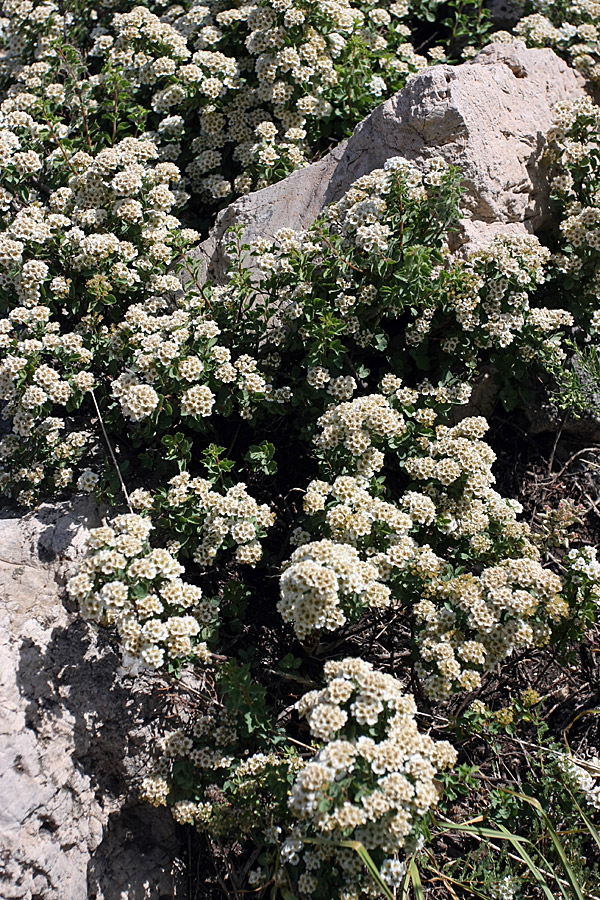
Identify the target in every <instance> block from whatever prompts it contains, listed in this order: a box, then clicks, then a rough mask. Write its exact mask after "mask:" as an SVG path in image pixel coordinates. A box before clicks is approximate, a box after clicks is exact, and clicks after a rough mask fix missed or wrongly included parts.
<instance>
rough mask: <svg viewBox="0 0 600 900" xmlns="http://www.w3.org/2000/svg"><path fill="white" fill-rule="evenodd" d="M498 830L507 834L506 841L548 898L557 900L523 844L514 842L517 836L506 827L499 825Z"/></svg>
mask: <svg viewBox="0 0 600 900" xmlns="http://www.w3.org/2000/svg"><path fill="white" fill-rule="evenodd" d="M498 828H500V829H501V830H502V831H504V832H505V833H506V840H508V841H510V843H511V844H512V846H513V847H514V849H515V852H516V853H517V854H518V855H519V857H520V858H521V859H522V860H523V862H524V863H525V865H526V866H527V868H528V869H529V871H530V872H531V874H532V875H533V877H534V878H535V880H536V881H537V883H538V884H539V886H540V888H541V889H542V891H543V892H544V894H545V896H546V897H547V898H548V900H555V897H554V894H553V893H552V891H551V890H550V888H549V887H548V882H547V881H546V879H545V878H544V876H543V875H542V873H541V872H540V870H539V868H538V867H537V866H536V864H535V863H534V861H533V860H532V858H531V856H530V855H529V853H527V851H526V850H525V847H523V846H522V844H521V843H520V842H519V841H518V840H514V837H515V836H514V835H512V834H511V833H510V831H509V830H508V828H505V827H504V825H499V826H498ZM527 843H528V844H529V843H531V841H527ZM561 891H563V889H562V887H561ZM563 893H564V891H563ZM567 900H568V898H567Z"/></svg>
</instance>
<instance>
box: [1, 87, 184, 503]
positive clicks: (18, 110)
mask: <svg viewBox="0 0 600 900" xmlns="http://www.w3.org/2000/svg"><path fill="white" fill-rule="evenodd" d="M19 97H21V98H22V102H21V101H19V99H18V98H19ZM23 97H24V95H15V96H10V97H9V98H8V99H6V100H4V101H2V103H0V155H2V156H4V164H3V165H2V166H0V186H1V184H2V183H5V184H7V185H10V186H12V184H13V181H14V178H15V166H16V163H15V153H17V152H20V151H18V150H17V148H18V147H20V146H23V147H24V146H27V145H28V144H31V143H32V142H33V144H34V146H36V147H37V149H38V150H39V155H40V156H41V157H42V158H43V166H44V167H45V171H44V173H42V172H38V173H37V174H38V175H39V177H47V178H51V179H52V181H54V182H55V183H56V180H58V183H59V184H61V186H60V187H57V188H56V189H55V190H53V191H51V192H50V194H49V196H47V197H46V196H44V195H42V194H40V195H39V196H40V198H42V197H43V201H44V202H43V203H42V201H41V199H35V197H36V191H35V189H32V190H31V191H30V192H29V194H28V196H29V197H30V198H31V199H30V202H29V204H26V203H23V202H21V201H19V203H18V204H11V205H10V207H9V210H8V211H7V213H6V216H5V219H4V222H5V229H4V231H3V233H2V234H1V235H0V281H1V284H2V289H3V301H4V308H5V309H6V310H7V311H8V314H7V316H6V317H5V318H4V319H3V320H2V323H1V327H0V347H1V349H2V354H3V359H2V362H1V363H0V397H1V398H2V399H3V400H5V401H6V404H5V406H4V409H3V412H2V415H3V416H4V417H5V418H11V419H12V431H13V435H11V436H10V437H9V438H7V439H5V440H4V441H3V443H2V472H1V473H0V479H1V484H2V487H3V489H4V490H6V491H9V492H10V491H12V493H13V494H14V495H15V496H17V497H18V499H19V502H23V503H31V502H33V501H34V499H35V496H36V491H39V490H41V489H42V487H45V488H46V489H47V488H48V487H49V486H50V484H53V485H54V486H55V487H57V488H59V489H60V488H62V487H64V486H65V485H67V484H69V483H71V482H72V481H74V480H75V479H76V475H75V471H74V468H73V464H74V463H75V462H77V461H78V459H79V458H80V457H81V456H82V454H83V452H84V450H87V449H88V447H89V444H90V442H91V439H92V437H93V435H92V434H90V433H87V432H84V431H82V430H79V431H77V430H75V428H74V427H73V424H71V423H70V428H69V433H68V434H66V435H61V432H63V431H66V430H67V425H66V418H65V416H66V412H67V411H69V412H71V411H72V410H76V409H78V408H79V407H80V406H81V405H82V403H83V401H84V397H85V394H86V393H87V392H88V391H90V390H91V389H93V388H94V387H95V386H96V384H97V381H98V375H99V374H100V370H101V369H102V367H103V366H104V364H105V363H106V362H107V360H108V359H109V358H110V355H111V350H110V349H109V348H111V347H112V353H113V355H114V353H115V352H116V355H117V359H118V360H119V364H120V365H124V364H125V365H126V363H127V361H126V360H124V359H123V353H122V348H123V344H120V345H119V344H118V341H117V337H115V336H112V337H109V334H108V329H107V327H106V326H101V325H100V323H99V322H98V317H99V315H100V317H101V314H99V312H98V310H99V309H102V308H103V306H104V303H105V301H106V302H107V303H108V304H109V305H112V304H113V303H114V302H116V298H117V297H118V298H119V299H120V301H121V302H122V304H123V307H125V308H127V306H128V303H129V301H130V299H131V298H132V296H133V297H135V296H136V295H138V296H139V295H140V293H141V294H143V295H145V296H146V298H147V299H146V303H147V306H148V308H152V304H153V303H155V304H156V303H160V302H161V301H160V295H161V294H162V293H164V292H166V291H174V290H176V291H178V292H179V293H181V285H180V282H179V281H178V279H177V278H175V277H174V276H173V275H165V274H164V270H165V267H166V265H168V264H169V263H170V262H171V261H172V259H173V257H174V254H175V252H176V251H175V249H174V245H176V246H177V247H180V246H181V244H182V243H185V242H187V243H189V242H191V241H194V240H196V239H197V237H198V235H197V233H196V232H194V231H190V230H185V229H183V230H182V229H181V228H180V223H179V220H178V219H176V218H175V217H174V216H171V215H170V213H169V210H170V209H171V207H172V206H173V205H174V204H175V203H176V199H177V198H176V195H175V193H173V192H172V191H171V190H170V187H169V185H171V184H172V183H173V182H174V181H177V180H178V179H179V172H178V169H177V168H176V167H175V166H174V165H172V164H171V163H157V164H153V160H155V157H156V155H157V150H156V147H155V146H154V145H153V144H152V143H151V142H149V141H147V140H138V139H135V138H125V139H124V140H122V141H120V142H118V143H116V144H115V146H114V147H111V148H108V149H104V150H101V151H100V152H99V153H98V154H96V155H95V156H93V155H91V154H88V153H84V152H77V153H73V154H71V155H70V156H69V155H67V156H66V159H65V158H63V156H62V154H61V153H60V152H59V151H58V150H56V149H55V147H52V146H50V147H49V146H46V145H45V144H44V141H43V135H44V134H45V133H47V132H46V131H45V129H46V126H45V125H44V124H43V123H40V122H37V121H36V120H35V119H33V118H32V116H31V114H30V113H29V112H25V111H24V110H25V109H26V108H28V106H29V104H28V103H27V102H25V100H24V99H23ZM63 149H64V148H63ZM32 152H33V151H32ZM65 154H66V151H65ZM2 190H3V188H2ZM157 295H158V296H157ZM73 311H74V312H76V316H75V320H77V318H78V319H79V322H80V324H76V323H75V324H74V323H73V321H72V319H71V320H70V327H69V326H67V327H65V325H63V322H65V319H64V318H63V316H65V315H67V316H69V313H70V312H73ZM131 316H133V313H132V314H131ZM67 321H69V320H67ZM92 326H93V327H92ZM73 329H74V330H73ZM94 335H95V337H96V340H95V341H94V339H93V336H94ZM117 335H118V332H117ZM111 340H112V342H113V343H112V344H111ZM115 342H116V343H115ZM107 343H108V347H107ZM91 348H94V349H91ZM95 351H98V352H97V355H96V356H95V355H94V352H95ZM114 396H118V397H119V399H120V401H121V405H122V410H123V414H124V415H125V416H126V417H127V418H129V419H131V420H132V421H134V422H136V421H139V420H140V419H142V418H143V417H145V416H147V415H149V414H150V413H151V412H152V411H153V410H154V409H155V408H157V406H158V405H159V400H160V398H159V396H158V395H157V393H156V391H155V390H154V389H153V388H152V387H151V386H150V385H148V384H146V383H145V382H144V380H140V379H138V378H135V377H134V376H132V375H131V374H130V373H124V374H123V375H122V376H121V377H120V378H117V379H116V382H115V392H114ZM71 422H72V420H71ZM88 422H89V420H88ZM59 435H60V437H59ZM94 474H95V473H94V472H93V471H92V475H94ZM82 477H83V476H82ZM84 481H85V479H84ZM87 481H89V479H87ZM86 483H87V482H86Z"/></svg>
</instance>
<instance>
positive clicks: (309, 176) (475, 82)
mask: <svg viewBox="0 0 600 900" xmlns="http://www.w3.org/2000/svg"><path fill="white" fill-rule="evenodd" d="M583 94H584V87H583V79H582V78H581V76H579V75H578V74H577V73H576V72H574V71H573V70H572V69H570V68H568V66H567V65H566V63H564V62H563V61H562V60H561V59H559V57H558V56H556V54H555V53H554V52H553V51H552V50H548V49H542V50H537V49H533V50H528V49H527V48H526V47H525V45H524V44H523V43H522V42H519V41H516V42H514V43H513V44H502V43H497V44H491V45H490V46H489V47H486V48H485V50H483V51H482V53H480V54H479V56H477V57H476V59H474V60H472V61H470V62H468V63H464V64H463V65H460V66H435V67H432V68H428V69H425V70H424V71H423V72H422V73H420V74H419V75H417V76H416V77H415V78H413V79H412V81H410V83H409V84H408V85H407V86H406V87H405V88H404V89H403V90H402V91H399V92H398V93H397V94H395V95H394V96H393V97H391V98H390V99H389V100H388V101H386V102H385V103H383V104H382V105H381V106H379V107H378V108H377V109H376V110H375V111H374V112H373V113H372V114H371V115H370V116H368V117H367V118H366V119H365V120H364V121H363V122H362V123H361V124H360V125H359V126H358V127H357V128H356V130H355V132H354V134H353V135H352V137H350V138H349V139H348V140H347V141H345V142H344V143H342V144H340V145H339V146H338V147H336V148H335V149H334V150H333V151H332V152H331V153H329V154H328V155H327V156H325V157H324V158H323V159H321V160H320V161H319V162H316V163H314V164H313V165H311V166H307V167H306V168H304V169H301V170H300V171H298V172H295V173H293V174H292V175H290V176H289V177H288V178H286V179H285V180H284V181H282V182H280V183H278V184H275V185H273V186H271V187H268V188H265V189H264V190H262V191H257V192H256V193H253V194H249V195H247V196H246V197H242V198H240V199H239V200H237V201H236V202H235V203H233V204H231V206H229V207H228V208H227V209H225V210H224V211H223V212H222V213H221V215H220V216H219V218H218V220H217V223H216V225H215V227H214V228H213V230H212V232H211V234H210V236H209V238H208V239H207V240H206V242H205V243H204V245H203V247H202V251H201V253H200V259H201V262H202V266H203V270H204V273H205V274H206V275H207V277H209V278H213V279H216V280H217V281H218V280H220V279H221V278H222V276H223V273H224V268H225V258H224V249H223V242H222V238H223V235H224V233H225V231H226V229H227V228H229V227H230V226H231V225H233V224H240V225H242V226H243V229H244V238H245V239H246V240H250V239H252V238H253V237H257V236H263V237H270V236H272V235H273V234H274V233H275V231H277V229H279V228H283V227H288V228H294V229H296V230H299V229H302V228H306V227H307V226H308V225H310V223H311V222H312V221H313V220H314V219H315V218H316V216H317V215H318V214H319V213H320V212H321V211H322V210H323V209H324V207H325V206H327V205H328V204H329V203H332V202H335V201H336V200H339V198H340V197H341V196H342V195H343V194H344V193H345V191H346V190H347V189H348V188H349V187H350V185H351V184H352V183H353V182H354V181H355V180H356V179H357V178H359V177H360V176H361V175H365V174H367V173H368V172H371V171H372V170H373V169H377V168H380V167H381V166H383V164H384V163H385V161H386V160H387V159H389V158H390V157H392V156H402V157H404V158H405V159H408V160H411V161H413V162H415V163H416V164H417V165H418V164H419V162H422V161H424V160H427V159H429V158H430V157H432V156H442V157H444V159H446V160H447V161H448V162H451V163H454V164H455V165H457V166H459V167H460V168H461V169H462V171H463V173H464V181H465V187H466V191H467V194H466V197H465V220H464V223H463V229H462V234H461V235H460V236H459V238H458V242H459V243H467V242H468V243H470V244H471V245H473V244H482V243H485V242H486V241H487V240H489V239H490V238H491V237H492V236H493V234H494V233H495V232H497V231H509V230H510V231H514V232H519V233H522V232H533V231H536V230H537V229H538V228H540V227H542V226H543V225H544V223H545V222H546V220H547V218H548V215H549V212H550V203H549V198H548V185H547V180H546V173H545V167H544V164H543V159H542V156H543V151H544V135H545V132H546V131H547V129H548V128H549V126H550V124H551V121H552V111H553V108H554V106H555V105H556V104H557V103H558V102H559V101H561V100H567V99H569V98H574V97H577V96H581V95H583Z"/></svg>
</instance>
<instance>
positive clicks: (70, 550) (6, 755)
mask: <svg viewBox="0 0 600 900" xmlns="http://www.w3.org/2000/svg"><path fill="white" fill-rule="evenodd" d="M0 516H1V517H0V548H1V549H0V647H1V649H0V705H1V707H2V715H1V717H0V796H1V798H2V801H1V802H0V897H2V898H4V900H17V898H18V900H88V898H95V900H163V898H165V900H166V898H172V897H174V896H182V895H181V894H180V893H179V892H178V891H177V884H176V879H175V878H174V875H173V874H172V872H173V862H172V860H173V857H174V855H175V850H176V840H175V834H174V823H173V820H172V819H171V817H170V815H169V814H168V813H167V811H166V810H160V811H157V810H153V809H151V808H150V807H146V806H141V805H140V804H139V803H138V802H137V801H136V799H135V795H133V794H132V789H131V784H132V782H133V781H134V778H133V775H134V772H135V770H136V769H138V770H139V768H141V767H142V766H143V763H144V759H146V758H147V756H148V754H149V752H150V751H151V749H152V732H151V727H150V726H149V724H148V723H150V722H152V721H153V719H155V717H156V715H157V713H158V712H159V710H158V704H157V700H156V693H155V689H154V691H152V690H151V689H150V685H149V684H146V685H144V683H143V680H141V681H140V679H139V678H138V679H136V682H135V684H131V683H129V682H128V681H127V680H126V679H125V678H124V677H123V676H122V675H121V674H120V672H119V666H120V661H119V657H118V656H117V654H116V653H115V652H113V650H112V649H111V647H110V645H109V643H108V641H107V639H106V637H105V636H103V635H101V634H99V633H97V632H96V630H95V629H92V628H89V627H88V626H87V625H86V624H85V623H84V622H82V621H81V620H80V619H78V618H77V617H76V616H74V615H73V614H72V613H70V612H69V611H68V610H67V609H65V607H64V606H63V602H62V601H63V594H64V591H63V590H62V583H63V582H64V579H65V577H66V576H67V575H68V574H69V573H70V572H71V571H72V570H73V568H74V567H75V566H76V563H77V559H78V558H80V557H81V554H82V553H83V537H84V535H85V530H86V528H87V527H90V526H94V525H98V524H100V523H99V519H98V513H97V510H96V509H95V507H94V506H93V505H92V504H91V503H90V502H88V501H86V500H85V499H80V500H79V501H75V502H74V503H73V504H70V505H67V504H63V505H52V506H51V505H47V506H43V507H42V508H41V509H40V510H39V511H37V512H36V513H35V514H33V513H32V514H28V515H27V516H25V517H23V516H12V515H11V514H10V513H9V512H6V511H4V512H3V513H0Z"/></svg>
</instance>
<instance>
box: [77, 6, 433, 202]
mask: <svg viewBox="0 0 600 900" xmlns="http://www.w3.org/2000/svg"><path fill="white" fill-rule="evenodd" d="M409 11H410V5H409V4H408V3H394V4H392V5H391V6H390V7H389V11H388V8H387V7H386V8H385V9H383V8H374V7H373V5H372V3H364V2H350V0H332V2H328V3H327V4H326V6H325V7H319V8H317V7H315V6H314V5H311V4H301V5H294V4H293V2H292V0H259V2H257V3H256V4H253V5H250V6H249V5H247V4H246V5H244V4H243V3H241V2H234V3H232V5H231V6H230V7H228V6H227V5H226V4H225V5H221V6H220V7H218V8H213V7H211V6H210V5H203V4H199V3H197V4H195V5H193V6H192V7H191V8H190V9H189V10H187V11H186V10H184V9H183V8H181V9H179V8H176V9H174V10H171V11H170V13H169V16H168V17H163V18H162V19H161V18H159V17H158V16H157V15H155V14H154V13H152V12H150V11H149V10H148V9H146V8H145V7H141V6H138V7H135V8H134V9H132V10H131V11H129V12H125V13H117V14H116V15H115V16H114V19H113V21H112V23H111V24H110V25H109V26H108V27H102V28H97V29H96V43H95V46H94V48H93V50H92V53H93V54H95V55H97V56H100V57H102V58H103V59H104V61H105V67H106V68H118V69H119V70H120V71H123V73H124V74H125V77H126V78H127V80H128V81H129V83H130V85H131V88H132V90H133V94H134V96H135V97H139V98H140V99H141V98H143V101H144V104H145V105H147V106H148V107H150V108H151V109H152V111H153V113H154V116H153V122H154V130H153V131H152V132H151V133H150V134H151V136H152V138H153V139H154V140H156V141H157V142H158V143H159V144H160V145H161V152H162V155H163V157H164V158H166V159H171V160H178V159H179V158H180V157H181V156H184V155H185V154H186V153H187V151H188V150H189V149H190V148H191V153H192V159H191V161H190V162H188V164H187V167H186V174H187V176H188V178H189V180H190V182H191V185H192V188H193V189H194V190H196V191H198V190H199V191H202V192H203V193H204V194H205V195H206V197H207V198H209V199H210V200H213V201H218V200H220V199H221V198H223V197H227V196H229V195H230V194H231V193H232V192H234V191H235V192H236V193H244V192H246V191H248V190H251V189H252V188H255V187H261V186H263V185H264V184H265V183H267V182H268V181H269V180H273V178H274V177H277V176H276V174H275V173H276V172H277V171H278V168H279V169H281V170H282V172H281V174H284V173H285V172H286V171H291V170H292V169H294V168H297V167H298V166H301V165H305V164H306V162H307V161H308V160H309V159H310V155H311V144H310V135H311V134H312V132H313V131H315V130H318V125H319V122H320V121H321V120H323V119H327V118H328V117H330V116H331V113H332V108H333V107H332V102H335V101H336V100H337V101H338V103H339V102H340V100H342V102H344V100H345V96H344V83H345V78H346V75H345V68H346V64H347V59H348V57H349V56H350V54H351V53H352V47H353V46H354V41H355V40H356V39H357V38H359V37H360V40H361V46H363V47H364V48H365V49H366V51H367V54H368V59H369V71H372V69H373V68H374V69H375V72H376V73H377V74H375V72H373V73H372V77H371V80H370V82H368V85H367V91H368V92H367V95H366V96H365V97H364V98H362V100H361V105H360V109H358V110H354V109H353V110H352V113H353V114H354V115H355V116H357V121H358V120H359V119H360V118H361V117H362V115H364V114H365V113H366V112H368V111H369V110H370V109H372V108H373V107H374V106H375V105H376V104H377V102H378V99H377V98H378V97H379V96H380V95H381V93H382V92H384V91H388V90H389V91H394V90H396V89H397V88H398V87H401V86H402V85H403V84H404V82H405V80H406V78H407V76H408V75H410V74H412V73H414V72H416V71H418V70H419V69H420V68H423V67H424V66H425V65H426V64H427V61H426V59H425V58H424V57H422V56H419V55H418V54H417V53H415V51H414V48H413V46H412V44H411V43H410V42H409V41H408V40H407V35H408V34H409V31H408V29H407V28H406V27H405V26H403V25H402V24H401V19H402V18H403V17H404V16H405V15H407V14H408V13H409ZM356 62H357V61H356ZM356 62H355V64H356ZM369 92H370V97H369ZM198 120H199V125H200V127H199V129H198V125H197V122H198ZM188 158H189V157H188ZM232 164H233V165H232ZM232 168H234V169H237V171H238V172H239V174H238V175H237V176H236V177H234V178H233V179H232V176H231V169H232ZM257 173H262V176H261V177H260V178H259V179H258V180H257ZM279 177H281V175H279Z"/></svg>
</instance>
